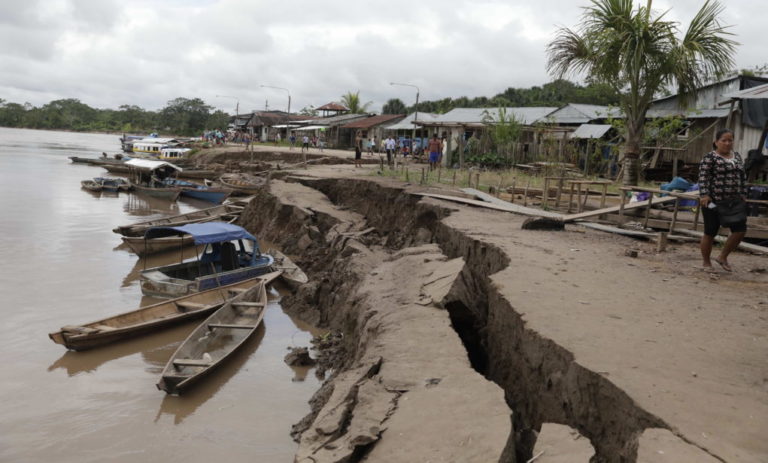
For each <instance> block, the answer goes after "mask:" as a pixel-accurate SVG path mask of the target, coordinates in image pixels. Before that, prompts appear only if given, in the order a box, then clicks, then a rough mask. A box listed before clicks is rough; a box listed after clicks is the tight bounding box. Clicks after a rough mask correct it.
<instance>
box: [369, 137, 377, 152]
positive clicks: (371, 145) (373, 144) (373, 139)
mask: <svg viewBox="0 0 768 463" xmlns="http://www.w3.org/2000/svg"><path fill="white" fill-rule="evenodd" d="M375 147H376V137H375V136H371V138H369V139H368V155H369V156H373V150H374V148H375Z"/></svg>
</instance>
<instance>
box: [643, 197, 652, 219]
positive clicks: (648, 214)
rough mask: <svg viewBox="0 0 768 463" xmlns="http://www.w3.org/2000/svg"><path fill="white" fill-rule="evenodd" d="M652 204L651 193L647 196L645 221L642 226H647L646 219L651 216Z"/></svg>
mask: <svg viewBox="0 0 768 463" xmlns="http://www.w3.org/2000/svg"><path fill="white" fill-rule="evenodd" d="M652 205H653V193H651V196H649V197H648V208H647V209H646V210H645V223H644V224H643V228H648V219H650V218H651V206H652Z"/></svg>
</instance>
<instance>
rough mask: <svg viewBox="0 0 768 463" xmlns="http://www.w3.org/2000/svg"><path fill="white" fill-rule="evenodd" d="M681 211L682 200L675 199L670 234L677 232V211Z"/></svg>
mask: <svg viewBox="0 0 768 463" xmlns="http://www.w3.org/2000/svg"><path fill="white" fill-rule="evenodd" d="M679 209H680V198H678V197H677V196H676V197H675V209H674V210H673V211H672V222H670V224H669V232H670V233H673V232H674V231H675V225H676V224H677V211H678V210H679Z"/></svg>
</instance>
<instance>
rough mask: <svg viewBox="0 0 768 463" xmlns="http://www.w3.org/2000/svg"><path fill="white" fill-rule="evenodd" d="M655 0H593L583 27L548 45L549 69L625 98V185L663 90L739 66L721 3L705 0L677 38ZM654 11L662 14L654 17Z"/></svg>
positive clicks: (682, 88)
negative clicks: (650, 113)
mask: <svg viewBox="0 0 768 463" xmlns="http://www.w3.org/2000/svg"><path fill="white" fill-rule="evenodd" d="M652 3H653V2H652V0H647V4H646V5H645V6H643V5H642V4H640V5H638V6H637V7H635V5H634V1H633V0H592V2H591V6H589V7H586V8H585V9H584V16H583V18H582V22H581V24H580V25H579V26H578V29H577V30H572V29H567V28H563V29H560V31H559V32H558V34H557V37H556V38H555V39H554V40H553V41H552V42H551V43H550V44H549V47H548V55H549V61H548V64H547V67H548V69H549V71H550V72H551V73H552V74H553V75H554V76H556V77H559V78H562V77H563V76H565V75H566V74H567V73H570V72H573V73H586V74H587V75H588V76H589V78H590V79H592V81H594V82H599V83H603V84H606V85H609V86H611V87H612V88H613V89H614V91H615V92H616V93H618V94H619V95H620V97H619V106H620V107H621V109H622V111H623V112H624V114H625V115H626V123H625V124H626V125H625V134H626V138H625V140H626V141H625V143H624V146H623V152H624V161H625V164H624V184H626V185H634V184H637V182H638V177H639V157H640V145H641V142H642V140H643V132H644V128H645V116H646V113H647V112H648V109H649V108H650V105H651V101H652V100H653V99H654V97H655V96H657V95H658V93H659V91H661V90H663V89H665V88H668V87H671V86H672V85H676V86H677V87H678V92H679V94H681V95H684V96H690V95H691V94H692V93H693V91H694V90H695V89H696V88H697V87H700V86H702V84H703V83H705V82H706V81H708V80H709V79H712V78H715V77H717V76H721V75H724V74H725V73H726V72H728V71H729V70H730V69H731V67H732V65H733V58H732V56H733V54H734V51H735V46H736V42H734V41H733V40H731V39H730V38H728V36H729V35H730V33H729V32H727V31H726V28H725V27H724V26H722V25H721V24H720V21H719V19H718V18H719V16H720V15H721V13H722V11H723V8H722V7H721V6H720V3H719V2H717V1H711V0H707V1H705V2H704V5H703V6H702V7H701V9H700V10H699V12H698V13H696V16H695V17H694V18H693V20H692V21H691V23H690V25H689V27H688V29H687V30H686V31H685V32H684V33H683V34H682V37H678V24H677V23H676V22H673V21H668V20H666V19H665V15H664V14H663V13H661V14H658V13H656V12H654V11H653V10H652ZM654 13H656V14H654Z"/></svg>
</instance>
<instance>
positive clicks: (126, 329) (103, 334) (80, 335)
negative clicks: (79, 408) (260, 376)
mask: <svg viewBox="0 0 768 463" xmlns="http://www.w3.org/2000/svg"><path fill="white" fill-rule="evenodd" d="M278 276H280V272H272V273H268V274H265V275H261V276H259V277H256V278H251V279H250V280H243V281H240V282H238V283H234V284H231V285H227V286H222V287H221V288H216V289H211V290H208V291H201V292H199V293H195V294H191V295H189V296H184V297H180V298H176V299H171V300H168V301H165V302H160V303H158V304H152V305H148V306H145V307H141V308H139V309H137V310H132V311H130V312H125V313H121V314H119V315H115V316H112V317H109V318H103V319H101V320H96V321H94V322H90V323H83V324H82V325H68V326H64V327H62V328H61V330H60V331H57V332H55V333H50V334H49V335H48V337H49V338H51V340H52V341H53V342H55V343H57V344H62V345H64V346H65V347H66V348H67V349H71V350H87V349H92V348H94V347H100V346H104V345H107V344H111V343H113V342H117V341H123V340H126V339H130V338H134V337H136V336H140V335H143V334H147V333H151V332H153V331H158V330H161V329H164V328H168V327H170V326H172V325H176V324H179V323H182V322H186V321H189V320H193V319H196V318H202V317H204V316H207V315H210V313H211V312H213V311H215V310H216V309H218V308H220V307H221V306H223V305H224V303H226V301H227V300H228V299H229V298H232V297H234V295H235V294H239V293H241V292H244V291H246V290H248V289H250V288H252V287H254V286H256V285H258V284H261V283H264V284H269V283H271V282H272V281H274V280H275V279H276V278H277V277H278Z"/></svg>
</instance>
